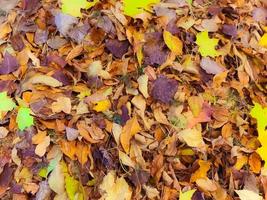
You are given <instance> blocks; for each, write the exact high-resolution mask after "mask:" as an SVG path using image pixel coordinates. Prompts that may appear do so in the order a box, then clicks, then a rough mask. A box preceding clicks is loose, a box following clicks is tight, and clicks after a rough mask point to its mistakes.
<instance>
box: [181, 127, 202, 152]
mask: <svg viewBox="0 0 267 200" xmlns="http://www.w3.org/2000/svg"><path fill="white" fill-rule="evenodd" d="M178 135H179V139H181V140H183V141H185V143H186V144H187V145H188V146H190V147H198V148H201V147H203V145H204V141H203V138H202V134H201V132H200V131H199V130H197V129H195V128H193V129H185V130H182V131H180V132H179V133H178Z"/></svg>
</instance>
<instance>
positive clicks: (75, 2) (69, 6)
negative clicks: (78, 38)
mask: <svg viewBox="0 0 267 200" xmlns="http://www.w3.org/2000/svg"><path fill="white" fill-rule="evenodd" d="M61 2H62V7H61V11H62V12H63V13H65V14H69V15H72V16H74V17H81V16H82V13H81V9H82V8H83V9H89V8H91V7H93V6H94V5H95V4H96V3H97V2H99V0H94V1H93V2H88V1H86V0H61Z"/></svg>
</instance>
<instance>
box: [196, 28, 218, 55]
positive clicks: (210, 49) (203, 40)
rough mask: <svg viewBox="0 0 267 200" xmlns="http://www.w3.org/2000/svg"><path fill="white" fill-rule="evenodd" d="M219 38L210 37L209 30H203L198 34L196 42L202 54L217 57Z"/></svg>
mask: <svg viewBox="0 0 267 200" xmlns="http://www.w3.org/2000/svg"><path fill="white" fill-rule="evenodd" d="M218 42H219V39H210V38H209V34H208V31H203V32H200V33H198V34H197V40H196V44H197V45H198V46H199V49H198V51H199V53H200V54H201V55H202V56H210V57H213V58H214V57H216V56H218V55H219V52H217V50H216V49H215V46H216V45H217V44H218Z"/></svg>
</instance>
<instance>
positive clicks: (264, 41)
mask: <svg viewBox="0 0 267 200" xmlns="http://www.w3.org/2000/svg"><path fill="white" fill-rule="evenodd" d="M259 45H260V46H263V47H264V48H267V33H265V34H264V35H263V36H262V37H261V39H260V40H259Z"/></svg>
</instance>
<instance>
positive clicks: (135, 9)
mask: <svg viewBox="0 0 267 200" xmlns="http://www.w3.org/2000/svg"><path fill="white" fill-rule="evenodd" d="M159 2H160V0H142V1H141V0H123V11H124V14H125V15H128V16H130V17H133V18H134V17H136V15H139V14H142V13H144V12H145V10H148V11H151V8H150V7H151V5H152V4H156V3H159Z"/></svg>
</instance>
